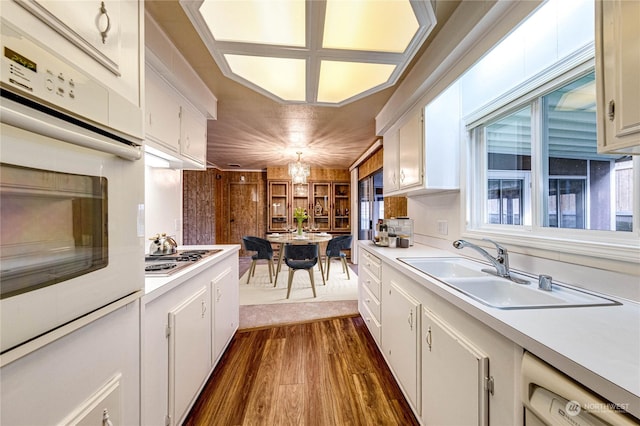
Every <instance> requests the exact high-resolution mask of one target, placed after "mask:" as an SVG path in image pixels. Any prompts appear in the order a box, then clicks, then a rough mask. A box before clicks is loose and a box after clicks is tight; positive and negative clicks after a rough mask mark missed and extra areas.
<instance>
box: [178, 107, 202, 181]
mask: <svg viewBox="0 0 640 426" xmlns="http://www.w3.org/2000/svg"><path fill="white" fill-rule="evenodd" d="M180 153H181V154H182V155H183V156H184V157H186V158H189V159H191V160H194V161H195V162H196V165H197V166H201V167H203V168H204V166H205V163H206V157H207V119H206V117H204V116H203V115H202V114H201V113H200V112H199V111H197V110H195V109H193V108H192V107H191V106H189V105H188V104H186V103H183V104H182V106H181V108H180Z"/></svg>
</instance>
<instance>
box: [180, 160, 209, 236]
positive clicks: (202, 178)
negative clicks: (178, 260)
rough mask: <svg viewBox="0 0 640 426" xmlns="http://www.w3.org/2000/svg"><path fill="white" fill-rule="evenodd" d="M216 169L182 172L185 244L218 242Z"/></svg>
mask: <svg viewBox="0 0 640 426" xmlns="http://www.w3.org/2000/svg"><path fill="white" fill-rule="evenodd" d="M215 176H216V171H215V170H211V169H208V170H203V171H195V170H194V171H191V170H185V171H183V173H182V216H183V220H182V240H183V243H184V244H185V245H189V244H193V245H201V244H215V243H216V229H215V225H216V208H215V207H216V201H217V200H216V186H215V182H216V180H215Z"/></svg>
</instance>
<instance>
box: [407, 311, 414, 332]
mask: <svg viewBox="0 0 640 426" xmlns="http://www.w3.org/2000/svg"><path fill="white" fill-rule="evenodd" d="M407 322H408V323H409V330H413V311H409V317H408V318H407Z"/></svg>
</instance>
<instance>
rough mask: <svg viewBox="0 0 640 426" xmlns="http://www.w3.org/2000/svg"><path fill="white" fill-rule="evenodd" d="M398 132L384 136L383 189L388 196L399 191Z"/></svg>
mask: <svg viewBox="0 0 640 426" xmlns="http://www.w3.org/2000/svg"><path fill="white" fill-rule="evenodd" d="M398 151H399V141H398V131H397V130H395V131H392V132H387V134H385V135H384V152H383V173H384V178H383V183H382V185H383V188H384V193H385V194H388V193H390V192H393V191H397V190H398V189H400V177H399V173H400V163H399V162H398Z"/></svg>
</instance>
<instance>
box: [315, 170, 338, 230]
mask: <svg viewBox="0 0 640 426" xmlns="http://www.w3.org/2000/svg"><path fill="white" fill-rule="evenodd" d="M311 201H312V203H313V216H312V218H311V220H312V221H313V222H314V223H315V226H316V227H318V230H320V231H323V232H327V231H330V230H331V217H332V214H331V210H332V209H333V202H332V199H331V183H329V182H313V183H312V184H311Z"/></svg>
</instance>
